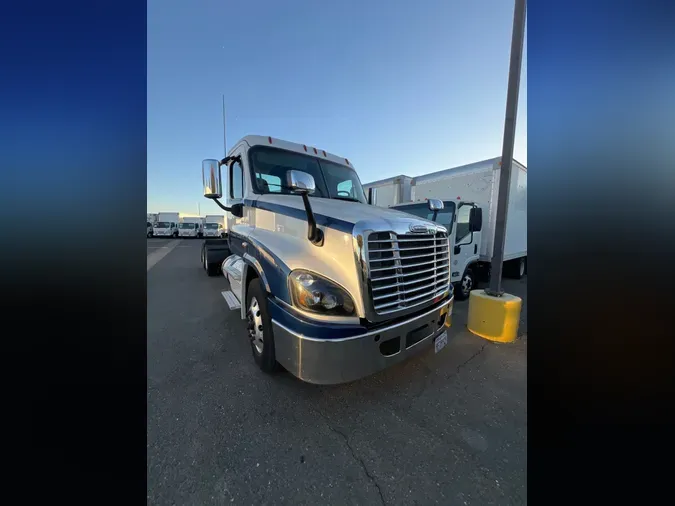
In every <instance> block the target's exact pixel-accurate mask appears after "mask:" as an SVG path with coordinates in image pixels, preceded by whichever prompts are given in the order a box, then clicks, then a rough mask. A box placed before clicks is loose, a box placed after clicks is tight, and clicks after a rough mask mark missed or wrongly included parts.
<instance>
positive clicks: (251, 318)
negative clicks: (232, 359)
mask: <svg viewBox="0 0 675 506" xmlns="http://www.w3.org/2000/svg"><path fill="white" fill-rule="evenodd" d="M247 315H248V336H249V337H250V339H251V342H252V343H253V346H255V349H256V351H257V352H258V353H262V351H263V345H264V341H263V321H262V314H261V312H260V304H258V299H256V298H255V297H253V298H252V299H251V304H250V305H249V306H248V313H247Z"/></svg>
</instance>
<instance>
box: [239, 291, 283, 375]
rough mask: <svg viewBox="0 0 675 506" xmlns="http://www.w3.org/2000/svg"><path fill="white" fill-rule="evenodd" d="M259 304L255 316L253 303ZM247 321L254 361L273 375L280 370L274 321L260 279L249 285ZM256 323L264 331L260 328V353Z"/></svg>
mask: <svg viewBox="0 0 675 506" xmlns="http://www.w3.org/2000/svg"><path fill="white" fill-rule="evenodd" d="M254 300H255V301H256V302H257V306H256V307H257V308H258V311H257V312H256V314H253V312H252V310H251V307H252V302H253V301H254ZM246 320H247V324H248V326H247V330H248V334H249V335H248V337H249V340H250V342H251V353H253V360H255V363H256V364H258V367H260V369H261V370H262V371H264V372H266V373H268V374H272V373H274V372H275V371H277V370H278V369H279V363H278V362H277V359H276V354H275V351H274V333H273V330H272V320H271V319H270V316H269V313H268V311H267V296H266V294H265V291H264V290H263V288H262V285H261V284H260V280H259V279H258V278H254V279H252V280H251V281H250V283H249V284H248V289H247V290H246ZM256 323H258V324H259V325H260V324H262V329H260V328H259V327H258V329H257V330H259V331H260V332H261V333H262V337H263V339H262V351H259V350H258V348H257V347H256V344H255V342H254V338H253V336H254V333H255V331H256V328H255V326H256Z"/></svg>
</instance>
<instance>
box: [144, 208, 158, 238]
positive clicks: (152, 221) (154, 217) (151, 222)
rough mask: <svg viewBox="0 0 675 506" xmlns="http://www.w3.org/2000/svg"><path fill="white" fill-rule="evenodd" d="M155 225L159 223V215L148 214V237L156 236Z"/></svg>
mask: <svg viewBox="0 0 675 506" xmlns="http://www.w3.org/2000/svg"><path fill="white" fill-rule="evenodd" d="M155 223H157V215H156V214H155V213H147V220H146V235H147V237H152V236H153V235H154V229H155Z"/></svg>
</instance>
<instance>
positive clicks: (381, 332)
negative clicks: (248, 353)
mask: <svg viewBox="0 0 675 506" xmlns="http://www.w3.org/2000/svg"><path fill="white" fill-rule="evenodd" d="M221 171H222V173H221ZM202 177H203V183H204V196H205V197H207V198H210V199H213V200H214V201H215V202H216V203H217V204H218V205H219V206H220V207H221V208H222V209H224V210H225V211H226V212H227V214H226V216H227V229H228V233H227V247H228V250H229V251H228V256H227V258H225V260H224V261H223V262H222V265H221V272H222V273H223V275H224V276H225V277H226V279H227V281H228V282H229V287H230V289H229V290H225V291H224V292H223V296H224V297H225V300H226V301H227V303H228V305H229V307H230V309H232V310H235V311H238V312H239V315H240V317H241V318H242V319H245V320H247V322H248V338H249V340H250V343H251V350H252V354H253V358H254V360H255V362H256V363H257V364H258V366H259V367H260V368H261V369H262V370H263V371H266V372H272V371H274V370H275V369H276V367H277V366H279V365H281V366H283V367H284V368H286V369H287V370H288V371H289V372H291V373H292V374H293V375H295V376H296V377H298V378H300V379H301V380H304V381H308V382H311V383H320V384H334V383H343V382H348V381H353V380H356V379H359V378H361V377H364V376H367V375H370V374H372V373H375V372H377V371H379V370H381V369H384V368H386V367H389V366H390V365H393V364H395V363H397V362H400V361H402V360H404V359H405V358H406V357H408V356H410V355H412V354H415V353H418V352H420V351H422V350H426V349H429V348H430V347H433V348H434V349H435V350H436V351H440V350H441V349H442V348H443V347H444V346H445V344H446V343H447V328H448V327H449V326H450V323H451V314H452V303H453V287H452V285H451V283H450V252H449V248H448V232H447V229H446V228H445V227H443V226H442V225H441V224H436V223H433V222H432V221H429V220H427V219H425V218H422V217H417V216H412V215H410V214H407V213H403V212H400V211H396V210H392V209H383V208H379V207H375V206H372V205H369V203H368V202H367V199H366V195H365V193H364V191H363V187H362V185H361V181H360V179H359V176H358V174H357V172H356V170H355V169H354V167H353V166H352V164H351V162H350V161H349V160H348V159H347V158H343V157H339V156H336V155H333V154H331V153H328V152H326V151H325V150H319V149H316V148H314V147H310V146H307V145H304V144H296V143H292V142H288V141H283V140H279V139H273V138H272V137H263V136H247V137H244V138H243V139H242V140H240V141H239V142H238V143H237V144H236V145H235V146H234V148H232V149H231V150H230V151H229V153H228V155H227V156H226V157H225V158H224V159H223V160H220V161H219V160H215V159H208V160H204V161H203V163H202ZM223 181H224V183H225V184H224V185H223ZM223 187H224V191H223ZM222 197H224V201H225V202H224V203H221V202H220V201H219V200H218V199H220V198H222ZM427 205H428V208H429V209H430V210H431V211H434V210H440V209H442V207H443V204H442V202H441V201H438V200H436V199H430V200H429V201H428V203H427ZM208 243H209V241H205V247H206V248H207V257H208ZM202 258H204V252H202Z"/></svg>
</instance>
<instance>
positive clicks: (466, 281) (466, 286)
mask: <svg viewBox="0 0 675 506" xmlns="http://www.w3.org/2000/svg"><path fill="white" fill-rule="evenodd" d="M472 286H473V281H472V280H471V278H470V277H469V276H464V278H463V279H462V291H463V292H464V293H469V292H470V291H471V287H472Z"/></svg>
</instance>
